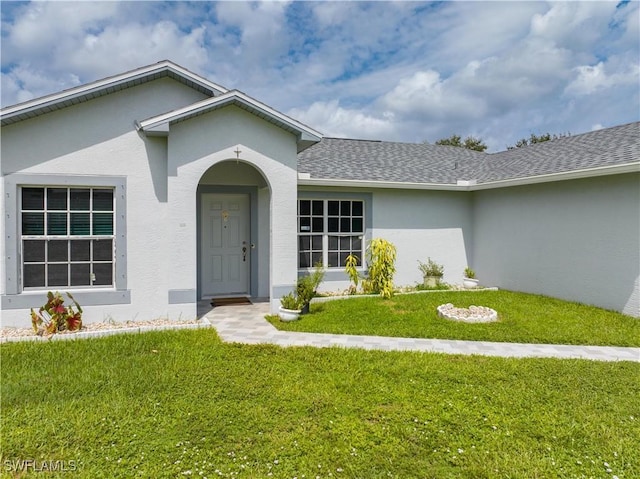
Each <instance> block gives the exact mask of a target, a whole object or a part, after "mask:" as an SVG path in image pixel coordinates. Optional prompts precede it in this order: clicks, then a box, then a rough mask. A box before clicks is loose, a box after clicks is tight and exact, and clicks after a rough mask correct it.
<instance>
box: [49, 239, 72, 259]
mask: <svg viewBox="0 0 640 479" xmlns="http://www.w3.org/2000/svg"><path fill="white" fill-rule="evenodd" d="M68 249H69V243H68V241H66V240H57V241H49V242H48V252H49V255H48V256H47V259H48V260H49V261H54V262H59V261H68V260H69V259H68V258H69V251H68Z"/></svg>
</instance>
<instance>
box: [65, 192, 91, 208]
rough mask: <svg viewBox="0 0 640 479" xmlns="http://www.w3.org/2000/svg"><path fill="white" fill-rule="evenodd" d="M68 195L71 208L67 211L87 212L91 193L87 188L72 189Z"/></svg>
mask: <svg viewBox="0 0 640 479" xmlns="http://www.w3.org/2000/svg"><path fill="white" fill-rule="evenodd" d="M69 195H70V203H71V206H70V208H69V209H71V210H75V211H89V209H90V204H91V191H90V190H89V189H87V188H83V189H77V188H72V189H71V192H70V193H69Z"/></svg>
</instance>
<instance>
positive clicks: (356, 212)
mask: <svg viewBox="0 0 640 479" xmlns="http://www.w3.org/2000/svg"><path fill="white" fill-rule="evenodd" d="M362 209H363V208H362V201H353V202H352V203H351V215H352V216H362Z"/></svg>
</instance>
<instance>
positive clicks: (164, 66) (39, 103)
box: [0, 62, 228, 119]
mask: <svg viewBox="0 0 640 479" xmlns="http://www.w3.org/2000/svg"><path fill="white" fill-rule="evenodd" d="M163 70H168V71H172V72H173V73H175V74H176V75H179V76H182V77H186V78H188V79H189V80H190V81H192V82H194V83H198V84H200V85H203V86H205V87H206V88H210V89H213V90H216V91H218V92H220V93H226V92H227V91H228V90H227V89H225V88H223V87H221V86H220V85H217V84H215V83H212V82H210V81H208V80H206V79H204V78H202V77H200V76H198V75H195V74H193V73H191V72H189V71H188V70H185V69H184V68H182V67H179V66H178V65H176V64H174V63H171V62H160V63H157V64H154V65H149V66H147V67H142V68H139V69H137V70H133V71H131V72H128V73H122V74H120V75H116V76H113V77H109V78H105V79H102V80H98V81H95V82H92V83H88V84H86V85H80V86H78V87H74V88H71V89H68V90H63V91H61V92H58V93H53V94H51V95H46V96H43V97H40V98H36V99H34V100H29V101H27V102H23V103H18V104H17V105H13V106H9V107H7V108H3V109H2V110H1V111H0V116H1V117H2V118H3V119H5V118H11V117H12V116H14V115H23V114H27V113H29V112H31V111H33V110H38V109H41V108H45V107H47V106H53V105H55V104H56V103H60V102H66V101H71V100H73V99H74V98H79V97H82V96H84V95H88V94H91V93H95V92H98V91H101V90H104V89H107V88H110V87H114V86H117V85H120V84H123V83H127V82H131V81H135V80H137V79H140V78H144V77H146V76H149V75H154V74H156V73H159V72H161V71H163Z"/></svg>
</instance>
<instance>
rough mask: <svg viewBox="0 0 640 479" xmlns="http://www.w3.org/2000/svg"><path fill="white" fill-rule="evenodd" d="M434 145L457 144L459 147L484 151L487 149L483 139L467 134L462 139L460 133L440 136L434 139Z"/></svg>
mask: <svg viewBox="0 0 640 479" xmlns="http://www.w3.org/2000/svg"><path fill="white" fill-rule="evenodd" d="M436 145H444V146H458V147H460V148H466V149H467V150H475V151H485V150H486V149H487V145H485V143H484V141H482V140H481V139H480V138H474V137H473V136H468V137H466V138H465V139H464V141H463V140H462V138H461V137H460V135H451V136H450V137H449V138H441V139H440V140H438V141H436Z"/></svg>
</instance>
